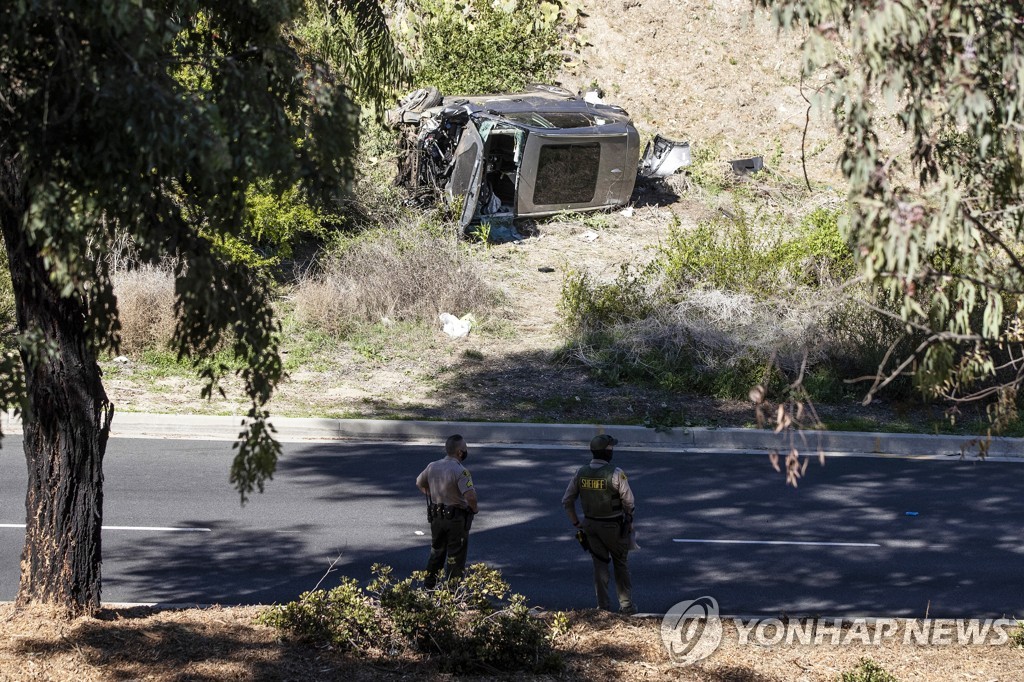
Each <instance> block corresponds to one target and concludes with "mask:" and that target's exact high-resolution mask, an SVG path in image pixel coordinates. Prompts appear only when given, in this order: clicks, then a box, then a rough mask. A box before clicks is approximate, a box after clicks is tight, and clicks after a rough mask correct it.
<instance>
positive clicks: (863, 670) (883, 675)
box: [839, 658, 899, 682]
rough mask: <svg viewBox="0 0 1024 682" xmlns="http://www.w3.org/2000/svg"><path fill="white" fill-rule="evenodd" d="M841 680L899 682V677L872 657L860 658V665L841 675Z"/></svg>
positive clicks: (846, 681) (852, 681)
mask: <svg viewBox="0 0 1024 682" xmlns="http://www.w3.org/2000/svg"><path fill="white" fill-rule="evenodd" d="M839 681H840V682H899V679H898V678H897V677H896V676H895V675H893V674H892V673H889V672H888V671H886V670H885V669H884V668H883V667H882V666H880V665H878V664H877V663H875V662H874V661H872V660H871V659H870V658H862V659H860V665H858V666H857V667H856V668H854V669H853V670H850V671H847V672H845V673H843V674H842V675H840V676H839Z"/></svg>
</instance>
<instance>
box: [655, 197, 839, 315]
mask: <svg viewBox="0 0 1024 682" xmlns="http://www.w3.org/2000/svg"><path fill="white" fill-rule="evenodd" d="M839 215H840V214H839V212H838V211H830V210H826V209H817V210H815V211H814V212H812V213H810V214H809V215H807V216H806V217H804V218H803V220H801V222H800V223H799V224H798V225H797V226H796V228H795V229H793V227H792V226H790V225H789V224H787V222H786V221H785V220H784V218H783V217H782V216H781V215H777V214H775V215H768V216H765V217H762V218H760V220H756V217H752V216H750V215H749V213H748V212H747V211H746V209H744V208H743V207H742V206H736V207H734V208H733V210H732V211H731V212H730V213H729V214H728V215H725V216H722V217H718V218H714V219H712V220H708V221H704V222H702V223H700V224H699V225H698V226H697V227H696V229H694V230H682V229H679V228H678V227H675V226H674V227H672V228H671V229H670V231H669V235H668V239H667V241H666V243H665V244H664V245H663V246H662V247H661V253H660V258H661V262H660V267H661V268H662V270H663V271H664V273H665V279H666V282H667V285H668V286H670V287H675V288H688V287H693V286H705V287H711V288H715V289H725V290H729V291H737V292H746V293H751V294H754V295H757V296H759V297H762V298H763V297H771V296H777V295H778V294H779V292H780V291H788V290H791V289H792V288H794V287H820V286H823V285H827V284H833V283H836V282H841V281H843V280H846V279H847V278H849V277H851V276H852V275H853V274H854V272H855V266H854V261H853V254H852V250H851V248H850V247H849V246H848V245H847V244H846V242H845V240H844V239H843V238H842V236H841V235H840V232H839V227H838V219H839ZM755 222H756V224H755Z"/></svg>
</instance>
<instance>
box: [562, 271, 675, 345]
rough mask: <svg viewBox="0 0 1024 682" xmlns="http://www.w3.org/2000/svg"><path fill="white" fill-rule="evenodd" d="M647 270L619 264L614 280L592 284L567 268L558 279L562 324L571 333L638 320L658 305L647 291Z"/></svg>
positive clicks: (648, 288) (587, 276)
mask: <svg viewBox="0 0 1024 682" xmlns="http://www.w3.org/2000/svg"><path fill="white" fill-rule="evenodd" d="M650 282H651V276H650V273H649V272H645V271H640V272H637V271H636V270H634V269H631V268H630V267H629V266H628V265H625V264H623V265H622V266H621V268H620V270H619V274H618V276H617V277H616V278H615V281H613V282H611V283H607V284H599V283H595V282H594V281H593V279H592V278H591V276H590V275H589V274H588V273H586V272H584V271H581V270H569V271H568V272H567V273H566V275H565V278H564V279H563V280H562V291H561V296H560V298H559V302H558V310H559V312H560V313H561V314H562V323H563V324H564V325H565V327H566V328H567V329H568V330H569V332H570V333H573V334H580V333H583V334H586V333H588V332H590V331H592V330H596V329H600V328H602V327H605V326H608V325H614V324H620V323H623V322H633V321H636V320H642V319H644V318H645V317H647V316H648V315H650V314H651V313H652V312H653V311H654V309H655V308H656V307H657V305H658V300H657V298H656V293H655V292H653V291H652V290H651V286H650Z"/></svg>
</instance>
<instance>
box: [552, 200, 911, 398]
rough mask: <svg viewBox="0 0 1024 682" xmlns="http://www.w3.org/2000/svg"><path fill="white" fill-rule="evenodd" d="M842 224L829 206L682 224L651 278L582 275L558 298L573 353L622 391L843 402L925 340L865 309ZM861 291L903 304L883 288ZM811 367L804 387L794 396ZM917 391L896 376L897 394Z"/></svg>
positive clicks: (741, 212)
mask: <svg viewBox="0 0 1024 682" xmlns="http://www.w3.org/2000/svg"><path fill="white" fill-rule="evenodd" d="M840 217H841V214H840V212H839V211H837V210H834V209H824V208H818V209H816V210H814V211H812V212H810V213H808V214H807V215H805V216H804V217H803V218H802V219H800V220H799V221H796V222H795V224H794V223H793V221H788V220H786V219H785V218H784V217H783V216H782V215H781V214H771V215H767V216H765V217H762V218H760V219H756V217H754V216H751V215H750V214H749V213H748V212H747V211H746V210H745V209H744V208H743V207H742V206H735V207H734V208H733V209H732V210H731V211H730V212H729V213H728V214H727V215H725V216H723V217H720V218H716V219H713V220H708V221H704V222H702V223H700V224H699V225H698V226H697V227H696V228H695V229H691V230H683V229H680V227H679V225H678V223H675V224H673V225H671V226H670V229H669V234H668V236H667V239H666V241H665V243H664V244H663V245H662V246H661V247H660V249H659V255H658V258H657V259H656V260H655V261H654V262H653V263H652V264H651V265H650V266H648V267H647V268H646V269H644V270H643V271H642V272H639V273H638V272H634V271H632V270H629V269H627V268H626V267H623V269H622V271H621V272H620V274H619V276H618V277H617V278H616V280H615V281H614V282H612V283H607V284H601V283H595V282H594V281H593V280H592V278H591V277H590V275H588V274H587V273H584V272H578V271H571V272H570V273H569V274H568V275H567V276H566V279H565V280H564V282H563V285H562V295H561V300H560V303H559V306H560V311H561V314H562V320H563V324H564V326H565V329H566V332H567V336H568V340H567V345H566V347H565V348H564V349H563V351H562V356H563V357H571V358H574V359H576V360H577V361H579V362H582V363H583V364H584V365H587V366H588V367H590V368H591V369H592V370H593V371H594V372H595V374H596V375H597V376H598V377H600V378H602V379H603V380H605V381H607V382H609V383H613V384H614V383H618V382H621V381H635V382H640V383H646V384H653V385H657V386H659V387H661V388H664V389H668V390H686V391H694V392H699V393H704V394H708V395H712V396H715V397H719V398H733V399H747V397H748V394H749V391H750V389H751V388H752V387H753V386H756V385H758V384H764V385H766V386H767V387H768V389H769V392H770V393H771V394H772V395H773V396H775V397H778V398H780V399H782V398H789V397H794V398H798V399H803V398H807V397H810V398H812V399H815V400H825V401H830V402H831V401H838V400H842V399H843V398H845V397H847V395H848V393H849V392H850V391H849V390H848V389H847V387H846V386H845V384H844V383H843V382H844V380H845V379H848V378H852V377H864V376H873V375H874V374H875V372H876V371H877V368H878V366H879V363H880V362H881V361H882V359H883V358H884V357H885V356H886V353H887V351H888V350H889V347H890V346H891V345H892V344H893V343H897V344H898V345H900V347H901V348H902V347H903V346H906V345H908V344H911V343H915V339H914V337H912V336H907V337H906V338H903V337H902V335H903V333H904V329H903V326H902V325H901V324H900V322H899V319H898V316H897V317H896V318H890V317H885V316H883V315H878V314H873V313H870V312H866V311H865V308H864V306H863V305H861V304H858V303H856V302H854V301H852V300H851V299H850V296H849V291H844V290H842V289H841V288H840V286H839V285H840V284H841V283H843V282H845V281H847V280H848V278H849V277H851V276H852V275H853V274H854V272H855V263H854V259H853V255H852V252H851V249H850V247H849V246H848V245H847V244H846V242H845V240H844V239H843V237H842V235H841V233H840V230H839V219H840ZM853 291H854V293H856V294H857V295H860V296H863V297H865V299H866V300H867V302H869V303H870V304H872V305H874V306H876V307H878V308H881V309H883V310H888V309H890V308H891V307H892V305H891V304H887V303H886V301H887V300H888V299H885V298H880V299H876V298H874V297H876V296H877V294H875V293H874V292H871V291H868V290H853ZM805 360H806V365H805V364H804V363H805ZM801 367H804V369H805V370H806V372H805V374H804V382H803V385H802V386H801V387H798V388H797V389H796V391H791V389H790V388H789V386H790V384H791V382H792V381H793V380H794V379H795V378H796V376H797V374H798V373H799V371H800V370H801ZM912 390H913V387H912V385H911V382H910V381H909V380H897V381H896V382H894V383H893V384H892V385H890V386H889V387H888V389H887V393H888V394H889V395H890V396H894V395H895V396H899V397H906V396H907V393H908V392H910V391H912Z"/></svg>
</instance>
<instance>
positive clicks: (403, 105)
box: [398, 88, 443, 112]
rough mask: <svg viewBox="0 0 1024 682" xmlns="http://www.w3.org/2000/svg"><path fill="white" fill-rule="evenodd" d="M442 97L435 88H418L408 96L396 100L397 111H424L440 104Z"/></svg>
mask: <svg viewBox="0 0 1024 682" xmlns="http://www.w3.org/2000/svg"><path fill="white" fill-rule="evenodd" d="M442 99H443V97H442V96H441V91H440V90H438V89H437V88H420V89H419V90H413V91H412V92H410V93H409V94H408V95H406V96H405V97H403V98H402V99H400V100H398V110H399V111H414V112H421V111H426V110H427V109H429V108H430V107H436V106H437V105H438V104H440V103H441V100H442Z"/></svg>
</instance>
